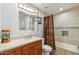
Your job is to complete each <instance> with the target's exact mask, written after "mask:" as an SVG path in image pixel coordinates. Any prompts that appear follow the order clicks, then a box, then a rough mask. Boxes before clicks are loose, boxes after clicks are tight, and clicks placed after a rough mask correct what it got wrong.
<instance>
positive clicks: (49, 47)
mask: <svg viewBox="0 0 79 59" xmlns="http://www.w3.org/2000/svg"><path fill="white" fill-rule="evenodd" d="M42 49H43V50H44V51H46V52H51V51H52V48H51V46H49V45H43V47H42Z"/></svg>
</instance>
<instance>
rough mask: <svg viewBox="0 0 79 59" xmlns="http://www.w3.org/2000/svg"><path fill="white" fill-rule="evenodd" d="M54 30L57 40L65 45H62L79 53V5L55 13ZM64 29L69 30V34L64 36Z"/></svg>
mask: <svg viewBox="0 0 79 59" xmlns="http://www.w3.org/2000/svg"><path fill="white" fill-rule="evenodd" d="M54 31H55V40H56V41H57V42H60V43H63V44H64V45H65V46H64V45H63V44H61V47H63V46H64V47H63V48H65V49H68V50H70V51H74V52H77V53H79V51H78V48H77V47H78V46H79V6H77V7H75V8H71V9H70V10H67V11H64V12H62V13H60V14H57V15H54ZM62 31H68V36H62ZM59 47H60V46H59ZM61 47H60V48H61Z"/></svg>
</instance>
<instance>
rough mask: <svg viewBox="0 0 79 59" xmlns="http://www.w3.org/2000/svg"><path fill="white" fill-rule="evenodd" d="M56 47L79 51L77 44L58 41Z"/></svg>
mask: <svg viewBox="0 0 79 59" xmlns="http://www.w3.org/2000/svg"><path fill="white" fill-rule="evenodd" d="M56 47H59V48H63V49H66V50H69V51H72V52H74V53H79V48H78V47H77V46H76V45H71V44H66V43H62V42H56Z"/></svg>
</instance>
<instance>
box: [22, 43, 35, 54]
mask: <svg viewBox="0 0 79 59" xmlns="http://www.w3.org/2000/svg"><path fill="white" fill-rule="evenodd" d="M22 55H35V48H34V45H33V43H30V44H27V45H24V46H22Z"/></svg>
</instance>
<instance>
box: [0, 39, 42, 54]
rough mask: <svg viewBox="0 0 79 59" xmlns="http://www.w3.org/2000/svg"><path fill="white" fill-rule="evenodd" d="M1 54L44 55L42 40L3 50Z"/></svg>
mask: <svg viewBox="0 0 79 59" xmlns="http://www.w3.org/2000/svg"><path fill="white" fill-rule="evenodd" d="M0 55H42V41H41V40H39V41H35V42H32V43H29V44H25V45H23V46H21V47H17V48H14V49H11V50H7V51H4V52H1V53H0Z"/></svg>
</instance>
